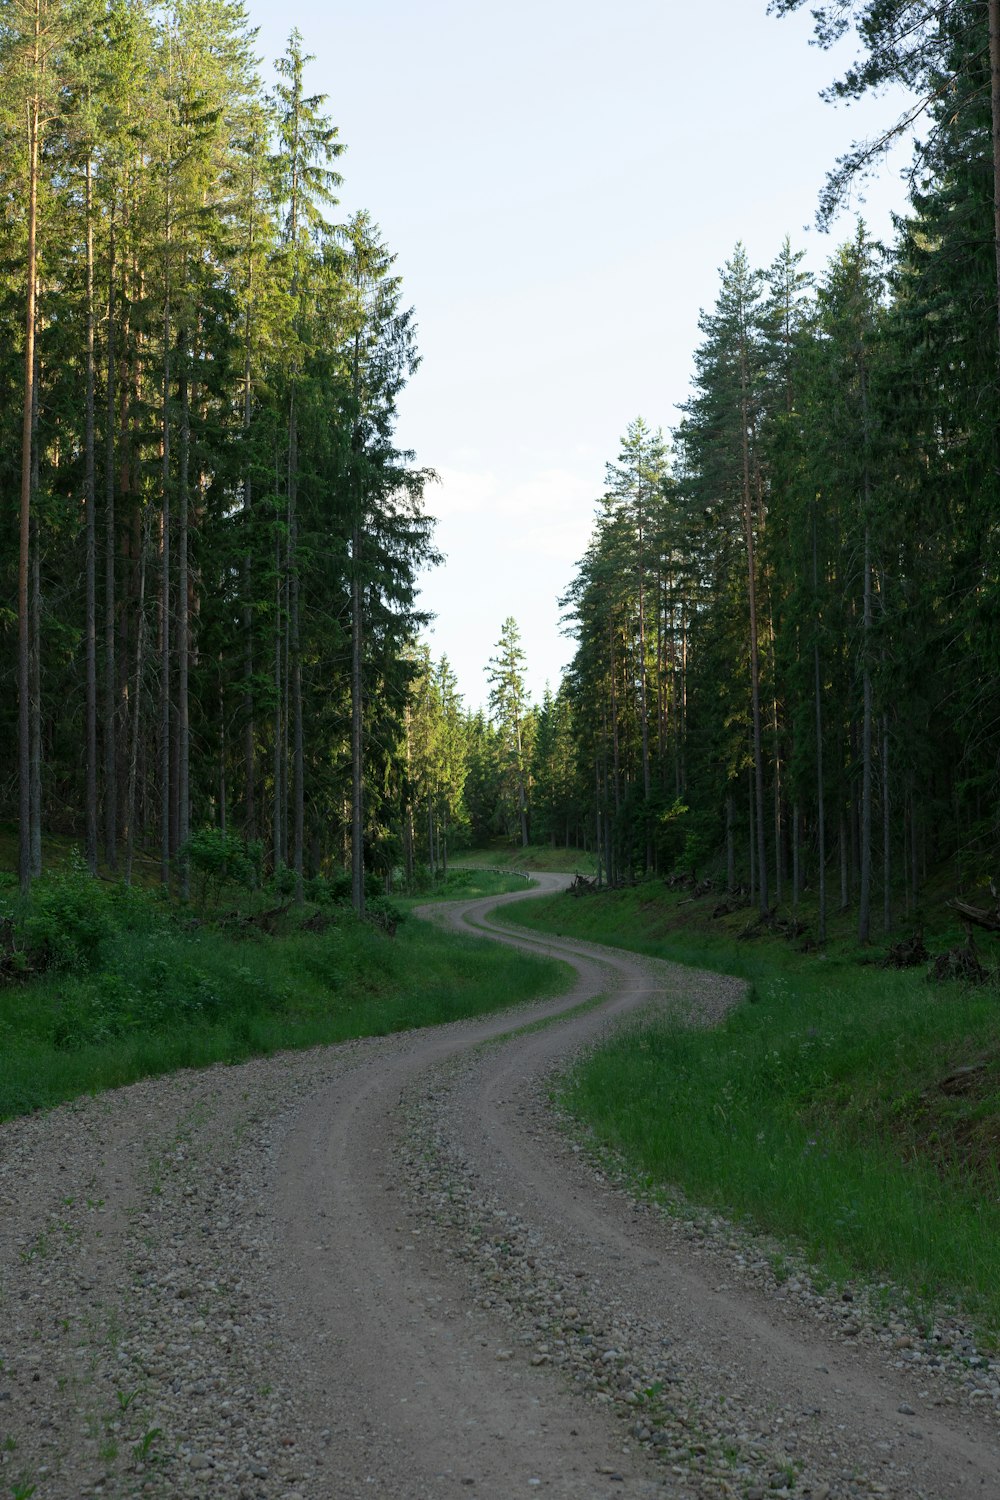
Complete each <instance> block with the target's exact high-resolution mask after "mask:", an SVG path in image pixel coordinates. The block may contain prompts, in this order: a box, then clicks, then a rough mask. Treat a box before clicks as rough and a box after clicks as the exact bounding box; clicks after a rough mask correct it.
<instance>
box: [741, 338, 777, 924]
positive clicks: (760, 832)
mask: <svg viewBox="0 0 1000 1500" xmlns="http://www.w3.org/2000/svg"><path fill="white" fill-rule="evenodd" d="M748 386H749V374H748V371H747V354H746V343H745V341H741V344H740V431H741V437H742V449H743V535H744V539H745V541H746V549H747V601H748V605H749V612H750V706H751V713H752V717H753V767H754V796H755V800H756V817H755V824H756V830H757V881H758V901H759V905H760V911H761V914H762V915H763V914H765V913H766V912H767V911H768V909H769V907H770V901H769V899H768V889H767V832H766V828H765V823H764V746H763V736H762V732H761V715H760V641H759V636H758V630H757V565H756V562H755V559H754V517H753V504H754V502H753V489H752V486H751V480H750V429H749V423H750V410H749V394H748Z"/></svg>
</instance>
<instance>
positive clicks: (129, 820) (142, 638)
mask: <svg viewBox="0 0 1000 1500" xmlns="http://www.w3.org/2000/svg"><path fill="white" fill-rule="evenodd" d="M148 553H149V524H148V521H146V522H144V524H143V528H142V541H141V543H140V551H139V598H138V622H137V624H136V632H135V682H134V684H133V688H132V694H131V745H130V746H129V757H128V790H127V793H126V799H125V884H126V885H131V884H132V860H133V857H134V854H135V819H136V783H137V777H138V770H139V743H140V728H141V725H142V674H143V671H144V669H145V650H146V559H147V556H148Z"/></svg>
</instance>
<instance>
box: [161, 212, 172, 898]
mask: <svg viewBox="0 0 1000 1500" xmlns="http://www.w3.org/2000/svg"><path fill="white" fill-rule="evenodd" d="M169 256H170V221H169V205H168V219H167V262H166V270H165V274H166V288H165V291H164V296H163V396H162V406H163V410H162V414H161V428H162V433H161V440H160V444H161V445H160V458H161V480H160V488H161V492H162V493H161V507H162V512H161V527H162V533H161V542H160V883H161V884H162V885H164V886H169V884H170V855H171V852H172V851H171V846H170V804H171V791H172V783H171V776H170V760H171V757H170V732H171V716H170V668H171V651H170V635H171V631H170V626H171V619H170V607H171V606H170V339H171V327H170V321H171V320H170V259H169Z"/></svg>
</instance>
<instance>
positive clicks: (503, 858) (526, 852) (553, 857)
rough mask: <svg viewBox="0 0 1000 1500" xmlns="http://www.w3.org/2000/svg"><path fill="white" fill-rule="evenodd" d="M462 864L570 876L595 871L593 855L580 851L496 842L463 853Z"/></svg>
mask: <svg viewBox="0 0 1000 1500" xmlns="http://www.w3.org/2000/svg"><path fill="white" fill-rule="evenodd" d="M462 865H463V867H465V868H467V869H476V870H479V869H484V868H495V869H497V870H529V871H530V870H553V871H556V872H558V873H561V874H570V875H573V874H576V873H577V872H578V871H579V872H580V873H581V874H585V875H592V874H594V872H595V870H596V868H597V866H596V864H595V862H594V856H593V854H589V853H587V851H586V850H584V849H576V848H570V849H567V848H565V847H564V846H563V845H562V844H529V845H528V846H527V848H524V849H522V848H521V847H520V846H518V847H517V848H514V847H512V846H511V845H510V844H509V843H505V842H500V841H498V842H496V843H494V844H490V845H489V847H488V848H485V849H474V850H471V851H470V852H469V853H467V854H463V855H462Z"/></svg>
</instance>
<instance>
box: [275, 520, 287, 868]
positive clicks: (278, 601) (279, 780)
mask: <svg viewBox="0 0 1000 1500" xmlns="http://www.w3.org/2000/svg"><path fill="white" fill-rule="evenodd" d="M274 579H275V583H274V591H275V598H274V811H273V815H272V842H273V844H274V868H275V869H278V867H279V866H280V865H283V864H284V863H285V794H284V779H285V778H284V771H285V766H284V748H285V727H284V726H285V714H284V703H285V693H284V672H283V670H282V664H283V660H284V650H283V646H284V639H285V631H284V619H283V612H282V602H283V598H284V583H283V577H282V557H281V537H280V536H279V535H278V534H277V533H275V540H274Z"/></svg>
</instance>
